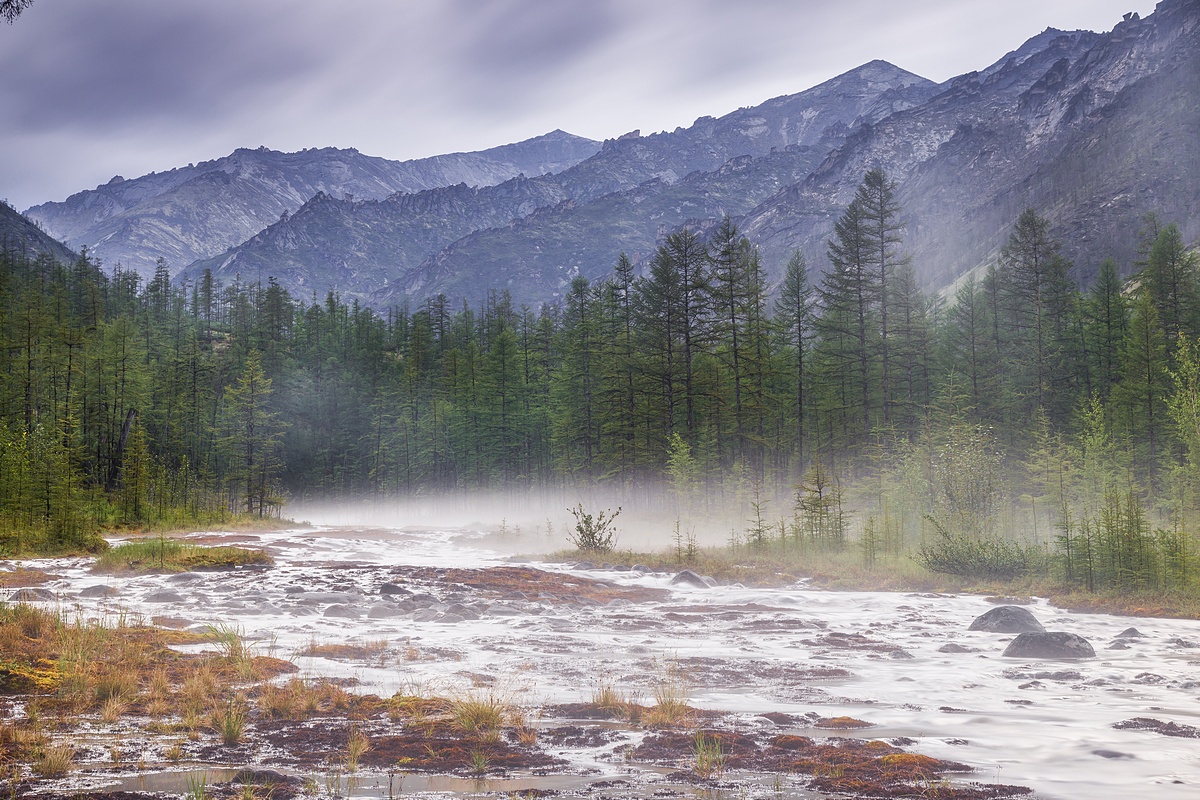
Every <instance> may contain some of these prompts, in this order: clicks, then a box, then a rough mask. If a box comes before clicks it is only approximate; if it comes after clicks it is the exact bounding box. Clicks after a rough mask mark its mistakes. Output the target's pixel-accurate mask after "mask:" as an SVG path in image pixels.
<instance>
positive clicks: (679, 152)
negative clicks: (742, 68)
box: [30, 0, 1200, 308]
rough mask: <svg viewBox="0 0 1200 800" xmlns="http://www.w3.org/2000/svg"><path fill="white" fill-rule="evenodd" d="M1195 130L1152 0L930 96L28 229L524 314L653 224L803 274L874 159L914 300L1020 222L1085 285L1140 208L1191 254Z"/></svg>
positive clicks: (1197, 44)
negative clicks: (719, 233) (729, 238)
mask: <svg viewBox="0 0 1200 800" xmlns="http://www.w3.org/2000/svg"><path fill="white" fill-rule="evenodd" d="M1197 130H1200V3H1198V2H1196V0H1163V2H1161V3H1160V4H1159V6H1158V8H1157V9H1156V11H1155V13H1154V14H1152V15H1149V16H1147V17H1146V18H1144V19H1139V18H1138V17H1137V16H1136V15H1127V18H1126V19H1125V20H1124V21H1122V22H1120V23H1118V24H1117V25H1116V26H1115V27H1114V28H1113V30H1111V31H1109V32H1107V33H1092V32H1088V31H1070V32H1068V31H1058V30H1054V29H1047V30H1046V31H1043V32H1042V33H1040V34H1038V35H1036V36H1034V37H1032V38H1030V39H1029V40H1028V41H1026V42H1024V43H1023V44H1021V45H1020V46H1019V47H1017V48H1016V49H1014V50H1013V51H1011V52H1010V53H1008V54H1006V55H1005V56H1004V57H1003V58H1001V59H1000V60H998V61H997V62H996V63H994V64H991V65H988V66H984V67H982V68H981V69H980V70H979V71H977V72H971V73H967V74H965V75H961V76H958V77H957V78H954V79H951V80H949V81H947V82H945V83H943V84H940V85H938V84H934V83H933V82H931V81H928V80H926V79H924V78H921V77H919V76H917V75H913V74H912V73H909V72H906V71H905V70H902V69H900V68H898V67H896V66H894V65H891V64H888V63H886V62H883V61H872V62H870V63H868V64H864V65H863V66H861V67H859V68H857V69H855V70H851V71H850V72H848V73H845V74H844V75H840V76H837V77H835V78H833V79H831V80H829V81H826V82H825V83H823V84H821V85H819V86H816V87H813V88H812V89H809V90H807V91H804V92H800V93H797V94H793V95H786V96H783V97H777V98H772V99H770V100H767V101H765V102H763V103H761V104H759V105H757V106H753V107H747V108H742V109H738V110H737V111H734V112H732V113H729V114H726V115H724V116H721V117H716V118H714V117H701V118H699V119H697V120H696V121H695V123H693V124H692V125H690V126H688V127H686V128H677V129H676V130H674V131H670V132H662V133H656V134H652V135H648V136H642V135H641V134H640V132H638V131H633V132H630V133H628V134H625V135H623V136H620V137H617V138H614V139H610V140H608V141H605V142H604V143H602V144H600V143H595V142H588V141H587V140H580V139H578V138H577V137H570V136H569V135H567V134H563V133H562V132H560V131H556V132H554V133H552V134H548V135H547V136H545V137H540V138H539V139H535V140H530V142H525V143H519V144H518V145H511V146H506V148H496V149H494V150H492V151H484V153H481V154H458V155H456V156H445V157H439V158H437V159H425V160H422V161H421V162H419V163H420V169H417V165H418V162H405V164H406V165H408V166H407V167H405V169H406V170H407V172H405V173H404V174H405V176H406V177H405V180H407V181H408V183H403V182H402V181H401V180H400V179H399V178H398V177H396V174H397V173H396V172H395V169H396V167H395V162H386V161H383V160H382V159H370V158H369V157H366V156H362V155H361V154H359V153H357V152H356V151H337V150H324V151H306V152H304V153H296V154H282V153H270V152H269V151H266V152H265V153H264V152H263V151H237V152H236V153H234V154H233V155H231V156H229V157H227V158H226V159H219V160H218V161H217V162H208V164H207V165H197V166H195V167H193V166H189V167H188V168H181V169H180V170H172V171H171V172H169V173H162V174H159V175H150V176H144V177H143V178H139V179H136V180H134V181H120V180H114V182H113V183H112V184H109V185H107V186H103V187H98V188H97V189H95V190H90V191H88V192H81V193H80V194H78V195H74V196H72V197H71V198H69V199H68V200H67V201H66V202H64V203H59V204H53V203H51V204H44V205H42V206H38V207H35V208H34V209H30V216H31V217H33V218H34V219H36V220H38V222H39V223H40V224H41V225H42V226H43V227H45V228H46V229H47V230H49V231H50V232H52V233H55V234H57V235H60V236H62V237H63V238H64V239H65V240H66V241H67V243H68V244H71V245H82V244H87V245H88V246H89V250H90V251H91V252H93V253H95V254H97V255H99V256H101V257H103V258H104V259H105V260H106V261H112V260H114V257H116V258H119V260H122V261H123V262H124V263H125V264H126V266H131V265H133V266H136V267H137V268H139V269H146V268H147V267H148V265H152V264H153V263H154V260H155V259H157V258H159V257H162V258H166V260H167V262H168V264H169V265H170V266H171V267H172V269H173V270H176V271H177V277H178V278H179V279H181V280H191V281H194V280H197V279H199V278H200V277H201V276H202V275H203V273H204V272H205V271H206V270H211V271H212V273H213V274H214V276H215V277H216V278H217V280H218V281H220V282H223V283H230V282H232V281H233V280H235V279H241V280H243V281H251V282H253V281H262V282H265V281H266V280H267V279H268V278H269V277H273V278H274V279H275V280H276V281H277V282H278V283H279V284H280V285H281V286H283V287H284V288H286V289H288V290H289V291H291V292H293V293H294V294H295V295H296V296H298V297H302V298H305V299H307V298H309V297H311V296H314V295H315V296H317V297H322V296H323V295H324V294H325V293H326V292H329V291H337V292H339V293H340V294H342V296H343V297H346V298H355V299H359V300H362V301H364V302H366V303H368V304H369V305H371V306H373V307H376V308H384V307H387V306H390V305H395V304H400V303H409V304H419V303H421V302H423V301H424V300H426V299H428V298H430V297H432V296H435V295H437V294H445V295H446V296H447V297H448V298H449V299H450V300H451V302H452V303H454V304H457V303H458V302H459V301H460V300H462V299H466V300H469V301H478V300H480V299H482V298H483V297H485V296H486V295H487V294H488V293H489V292H493V291H497V290H508V291H510V292H511V293H512V295H513V298H514V300H515V301H516V302H518V303H528V304H531V305H536V304H537V303H538V302H541V301H546V300H554V299H556V298H558V297H561V296H562V294H563V292H564V290H565V288H566V287H567V286H568V285H569V283H570V280H571V279H572V278H573V277H574V276H576V275H583V276H586V277H588V278H591V279H597V278H602V277H604V276H606V275H608V274H610V273H611V270H612V267H613V264H614V263H615V262H616V259H617V256H618V254H619V253H621V252H626V253H628V254H629V255H630V256H631V257H632V258H633V259H634V260H635V262H636V263H640V264H642V265H644V264H645V262H646V260H647V259H648V258H649V256H650V255H651V254H652V253H653V251H654V249H655V247H656V246H657V245H658V244H659V243H660V242H661V241H662V238H663V237H664V236H665V235H666V234H668V233H670V232H671V231H672V230H675V229H677V228H678V227H680V226H682V225H690V226H693V227H696V228H697V229H699V230H701V231H706V230H708V229H710V228H711V227H712V226H713V225H714V224H715V223H716V222H717V221H718V220H719V219H720V218H722V217H723V216H725V215H731V216H733V217H734V218H735V220H736V221H737V223H738V224H739V226H740V227H741V229H742V230H743V232H745V233H746V234H747V235H748V236H749V237H750V238H751V240H752V241H754V242H755V243H756V244H758V245H759V246H760V247H761V249H762V253H763V263H764V265H765V266H766V269H767V274H768V277H769V278H771V279H772V280H775V279H777V278H778V277H779V275H780V273H781V271H782V266H783V264H784V263H785V262H786V260H787V258H788V256H789V254H790V253H791V252H792V251H793V250H794V249H799V250H801V251H803V252H805V253H806V255H807V256H808V261H809V264H810V265H812V267H813V268H814V269H815V270H817V271H821V270H823V269H824V268H825V266H826V263H827V260H826V258H825V249H826V243H827V241H828V238H829V236H830V234H831V231H832V228H833V223H834V221H835V220H836V219H837V218H838V217H839V216H840V215H841V214H842V213H843V211H844V210H845V208H846V205H847V204H848V203H849V201H850V199H851V197H852V196H853V193H854V190H855V188H856V187H857V186H858V184H859V183H860V182H861V180H862V176H863V175H864V173H865V172H866V171H867V170H869V169H872V168H876V167H882V168H884V169H885V170H886V171H887V173H888V175H889V177H891V178H892V179H894V180H895V181H896V182H897V188H898V199H899V200H900V203H901V205H902V209H903V212H902V214H903V221H904V223H905V240H904V247H905V250H906V252H907V253H908V255H909V256H910V257H911V258H912V262H913V264H914V267H915V269H916V271H917V275H918V277H919V278H920V280H921V281H922V283H923V284H924V285H925V287H926V288H928V289H941V288H944V287H947V286H950V285H953V283H954V282H955V281H956V280H957V279H958V278H960V277H961V276H962V275H964V274H965V273H968V272H970V271H972V270H977V269H979V268H981V267H983V266H985V265H987V264H989V263H992V262H994V261H995V259H996V256H997V254H998V252H999V248H1000V247H1001V245H1002V244H1003V243H1004V241H1005V240H1006V239H1007V236H1008V233H1009V231H1010V230H1011V228H1012V225H1013V223H1014V222H1015V220H1016V218H1017V217H1018V216H1019V215H1020V213H1021V212H1022V211H1023V210H1024V209H1025V208H1029V207H1032V208H1034V209H1035V210H1037V211H1038V212H1039V213H1040V214H1042V215H1044V216H1046V217H1047V218H1048V219H1049V220H1050V221H1051V223H1052V231H1051V232H1052V234H1053V235H1054V236H1056V237H1058V238H1059V239H1061V240H1062V242H1063V247H1064V252H1065V254H1066V255H1067V256H1068V257H1069V258H1071V259H1072V261H1073V262H1074V265H1075V268H1074V275H1075V277H1076V279H1077V280H1078V282H1079V283H1080V284H1086V283H1087V282H1088V280H1089V279H1090V277H1091V276H1092V275H1094V274H1095V271H1096V269H1097V267H1098V264H1099V263H1100V261H1101V260H1102V259H1104V258H1107V257H1113V258H1116V259H1117V261H1118V264H1119V265H1120V268H1121V269H1122V270H1123V271H1124V272H1125V273H1128V272H1130V271H1131V270H1132V269H1133V259H1134V252H1133V251H1134V248H1135V246H1136V243H1137V241H1138V237H1137V232H1138V229H1139V227H1140V226H1141V224H1142V218H1143V216H1144V215H1145V214H1147V213H1149V212H1153V213H1155V214H1156V215H1157V216H1158V218H1159V219H1160V220H1162V221H1164V222H1167V221H1173V222H1177V223H1178V224H1179V226H1180V228H1181V230H1182V232H1183V235H1184V237H1185V239H1186V240H1187V241H1188V242H1196V241H1197V239H1200V136H1197V135H1196V131H1197ZM511 148H516V150H512V149H511ZM485 154H490V155H487V157H486V158H484V155H485ZM518 155H519V157H518ZM522 159H524V160H522ZM529 159H533V161H534V162H536V163H534V164H532V168H528V167H530V166H531V164H530V161H529ZM285 164H287V165H288V169H289V170H290V172H289V173H288V176H287V177H281V176H282V175H283V173H284V172H285V169H284V166H282V165H285ZM497 164H500V165H501V166H497ZM401 166H403V165H401ZM489 170H490V171H489ZM506 170H507V172H506ZM177 173H178V174H177ZM464 173H470V175H469V176H467V177H464ZM295 176H299V177H295ZM200 209H203V211H202V212H201V211H200Z"/></svg>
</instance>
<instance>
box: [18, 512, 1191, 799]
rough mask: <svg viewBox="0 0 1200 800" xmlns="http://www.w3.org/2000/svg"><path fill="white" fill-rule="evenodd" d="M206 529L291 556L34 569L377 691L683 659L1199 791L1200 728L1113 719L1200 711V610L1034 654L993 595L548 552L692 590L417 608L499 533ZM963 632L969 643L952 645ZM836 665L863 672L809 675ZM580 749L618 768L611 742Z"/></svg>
mask: <svg viewBox="0 0 1200 800" xmlns="http://www.w3.org/2000/svg"><path fill="white" fill-rule="evenodd" d="M197 536H203V537H205V540H206V541H211V540H213V539H214V538H217V539H220V538H224V539H227V540H229V541H231V542H237V543H240V544H245V545H247V546H259V547H266V548H268V549H269V550H270V551H271V552H272V553H273V555H274V556H275V560H276V566H275V567H274V568H271V569H266V570H236V571H233V572H211V573H187V574H184V575H172V576H163V575H147V576H136V577H118V578H107V577H103V576H98V575H95V574H93V573H91V572H90V571H89V569H88V564H87V562H86V561H84V560H56V561H42V562H35V563H34V564H29V563H28V562H27V563H26V566H34V565H36V566H40V567H41V568H43V569H46V570H48V571H50V572H53V573H54V574H56V575H60V576H62V577H61V579H59V580H57V581H55V582H53V583H51V584H48V585H47V588H49V589H51V590H52V591H55V592H57V594H58V598H59V599H58V601H57V602H58V603H59V604H60V605H61V606H63V607H64V608H67V609H75V608H77V609H78V610H79V613H83V614H86V615H112V614H117V613H126V614H127V613H135V614H140V615H143V616H145V617H147V618H153V617H158V618H170V619H171V620H172V624H177V625H183V624H187V625H194V626H204V625H232V626H236V627H237V628H239V629H241V630H242V631H244V632H245V634H246V635H247V637H248V638H249V639H250V640H251V641H253V642H254V643H255V644H256V646H257V647H259V648H260V649H261V650H263V651H266V650H268V649H272V650H273V651H274V652H275V653H276V654H278V655H283V656H288V657H293V658H294V660H295V661H296V663H297V665H298V666H299V667H300V668H301V670H302V671H303V672H305V673H306V674H309V675H332V676H340V677H352V678H355V679H357V680H358V681H359V690H360V691H370V692H375V693H379V694H382V695H389V694H391V693H392V692H395V691H397V690H402V689H411V688H412V687H424V688H428V689H432V690H437V691H439V692H454V691H465V690H466V687H469V686H471V685H479V684H481V683H487V684H490V685H492V686H493V688H495V690H497V691H503V692H505V693H509V694H511V695H512V697H513V698H514V699H515V700H517V701H519V702H521V703H525V704H529V705H539V704H543V703H559V702H578V701H585V700H588V699H589V698H590V697H591V693H592V691H593V690H594V689H595V688H597V686H598V685H599V684H600V683H601V682H602V681H610V682H612V683H615V684H617V685H619V686H624V687H632V688H633V689H635V690H637V689H640V690H641V691H642V692H643V695H644V696H645V695H648V694H649V688H650V687H651V685H652V682H653V680H654V674H655V671H656V670H659V671H661V669H662V665H663V664H664V663H669V664H673V665H675V666H676V667H677V668H678V669H679V670H680V672H682V673H683V674H684V675H685V677H686V678H687V680H688V683H689V685H690V688H691V697H692V703H693V705H696V706H698V707H702V708H710V709H717V710H722V711H728V712H732V713H734V714H737V715H741V716H742V717H744V719H745V720H746V724H747V725H753V724H755V722H754V718H755V715H758V714H762V713H766V712H772V711H774V712H785V713H790V714H796V715H802V714H805V713H808V712H816V713H818V714H820V715H821V716H824V717H833V716H840V715H847V716H853V717H856V718H858V719H862V720H865V721H866V722H869V723H872V724H873V725H874V727H873V728H870V729H868V730H865V731H862V732H861V733H855V734H853V735H863V736H867V737H871V738H892V737H901V736H903V737H909V738H911V739H914V740H916V741H917V744H915V745H912V746H911V749H914V750H916V751H918V752H921V753H924V754H926V755H930V756H934V757H938V758H945V759H951V760H954V761H960V762H965V763H967V764H970V765H972V766H974V767H976V768H977V770H978V772H977V773H976V774H975V775H974V776H973V779H975V780H981V781H986V782H1000V783H1011V784H1020V785H1025V786H1029V787H1032V788H1033V789H1034V790H1035V791H1036V792H1037V794H1038V796H1040V797H1045V798H1055V799H1060V800H1068V799H1074V798H1092V799H1098V798H1113V799H1114V800H1116V798H1121V799H1122V800H1124V799H1125V798H1133V797H1138V798H1162V799H1163V800H1175V799H1176V798H1178V799H1179V800H1182V799H1183V798H1189V799H1190V798H1193V797H1195V796H1196V793H1197V791H1198V788H1200V739H1188V738H1173V737H1167V736H1163V735H1161V734H1159V733H1155V732H1150V731H1141V730H1124V729H1116V728H1114V727H1113V726H1114V724H1116V723H1119V722H1122V721H1124V720H1128V719H1131V718H1134V717H1151V718H1154V719H1158V720H1162V721H1164V722H1175V723H1177V724H1180V725H1193V726H1196V725H1200V623H1197V622H1195V621H1188V620H1166V619H1145V618H1137V619H1134V618H1128V617H1116V616H1110V615H1104V614H1073V613H1067V612H1065V611H1062V610H1060V609H1056V608H1053V607H1050V606H1048V605H1045V604H1039V605H1036V606H1033V607H1032V611H1033V612H1034V614H1035V615H1036V616H1037V617H1038V618H1039V619H1040V620H1041V622H1042V623H1043V624H1044V625H1045V627H1046V628H1047V630H1064V631H1071V632H1074V633H1077V634H1079V635H1081V636H1083V637H1084V638H1086V639H1088V640H1089V641H1090V642H1091V643H1092V644H1093V646H1094V647H1095V648H1096V652H1097V656H1096V658H1094V659H1089V660H1084V661H1078V662H1063V661H1059V662H1030V661H1024V660H1020V659H1009V658H1002V657H1001V653H1002V652H1003V650H1004V647H1005V643H1006V641H1007V640H1008V639H1010V638H1011V637H1010V636H1005V635H1001V634H994V633H982V632H969V631H968V630H967V627H968V626H969V625H970V623H971V621H972V620H973V619H974V618H975V617H976V616H978V615H980V614H982V613H983V612H985V611H987V610H988V609H989V608H992V605H991V604H989V603H988V602H987V601H985V600H984V599H983V598H980V597H975V596H924V595H906V594H897V593H881V592H829V591H820V590H814V589H808V588H805V587H803V586H796V587H790V588H780V589H760V588H745V587H741V586H717V587H713V588H708V589H701V588H692V587H680V586H672V585H671V584H670V578H671V577H672V576H671V575H666V574H641V573H637V572H630V571H618V570H610V571H605V570H589V571H586V572H573V571H572V567H571V566H570V565H561V564H560V565H553V564H551V565H538V566H539V567H540V568H543V569H549V570H555V571H558V572H561V573H562V577H563V580H565V581H569V580H571V579H572V575H586V576H587V577H588V578H591V579H594V580H601V581H604V582H605V583H608V584H610V585H628V586H643V587H655V588H661V589H667V590H669V592H670V593H669V595H667V596H666V598H665V599H663V600H661V601H659V600H656V601H652V602H646V603H636V604H630V603H626V602H623V601H615V602H613V603H610V604H608V605H605V606H599V605H589V604H580V603H576V604H571V605H568V604H564V603H557V602H549V601H547V600H546V599H544V598H537V597H524V598H515V599H507V600H497V599H496V598H494V597H492V598H484V597H480V596H476V595H472V594H471V593H470V592H464V591H463V588H462V587H452V586H451V587H446V586H442V587H438V586H436V585H429V586H411V585H410V586H408V587H407V590H408V591H410V592H414V593H415V596H409V597H406V598H404V600H403V601H401V602H399V603H398V602H397V599H398V598H397V597H395V596H391V597H383V596H381V595H380V588H381V586H382V585H383V584H384V583H388V582H396V583H400V584H403V583H404V580H403V579H402V578H400V577H397V575H396V574H393V573H391V572H390V570H391V569H392V568H394V567H397V566H401V565H409V566H432V567H450V566H454V567H487V566H498V565H501V564H508V563H510V562H509V561H507V555H506V554H504V553H500V552H497V551H495V550H489V549H484V548H483V547H482V546H480V539H479V535H478V534H473V533H471V532H468V531H456V530H440V531H418V530H406V529H387V528H373V529H365V528H358V529H355V528H349V527H345V528H321V529H315V530H302V531H281V532H270V533H255V534H236V535H235V534H211V533H209V534H197ZM105 585H107V586H109V587H110V589H111V590H112V591H111V592H110V593H109V596H107V597H101V596H97V595H99V594H100V593H101V592H100V590H98V589H96V588H95V587H97V586H105ZM81 592H82V595H81ZM422 595H425V596H422ZM428 595H432V596H428ZM455 604H457V605H455ZM476 615H478V618H472V617H474V616H476ZM1131 626H1135V627H1136V628H1137V629H1138V630H1139V631H1140V632H1141V633H1142V634H1143V637H1142V638H1130V639H1122V640H1119V641H1120V642H1123V643H1125V644H1126V645H1127V649H1107V648H1109V647H1110V645H1113V644H1115V643H1117V642H1118V639H1117V634H1119V633H1120V632H1121V631H1123V630H1125V629H1126V628H1129V627H1131ZM830 633H843V634H860V635H862V636H863V637H866V639H865V640H857V641H858V642H860V643H863V642H865V645H864V646H866V647H875V649H873V650H872V649H849V648H845V647H837V646H831V644H830V640H829V639H828V638H825V637H827V636H828V634H830ZM380 640H386V643H387V644H386V647H382V645H380V647H381V652H380V653H379V654H378V655H377V656H373V657H371V658H370V659H368V660H367V661H366V662H358V663H346V662H344V661H335V660H330V659H325V658H314V657H307V656H295V655H294V654H295V653H298V652H300V651H301V650H302V649H303V648H305V647H306V646H308V645H310V644H312V643H314V642H316V643H350V642H358V643H368V642H375V643H379V642H380ZM947 644H954V645H958V646H960V647H961V648H962V649H963V650H964V651H965V652H941V651H939V648H941V647H943V646H944V645H947ZM896 649H900V650H901V651H902V652H899V653H897V652H894V651H895V650H896ZM906 656H910V657H906ZM814 668H843V669H845V670H847V671H848V673H849V675H848V676H846V677H839V678H835V679H827V680H820V681H811V680H804V681H800V680H799V679H798V678H797V676H798V675H800V674H801V672H800V671H801V670H811V669H814ZM575 758H576V760H577V762H578V761H579V760H580V759H582V760H584V761H587V760H588V759H591V762H590V763H589V766H595V767H598V768H600V769H601V770H608V771H609V772H615V771H616V767H614V765H613V764H612V763H611V761H612V760H611V759H609V758H608V756H607V755H606V753H605V752H603V751H602V750H597V751H596V752H594V753H590V754H588V753H585V754H576V755H575ZM622 768H624V767H622Z"/></svg>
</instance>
